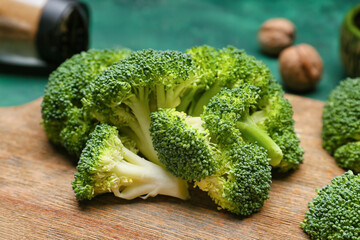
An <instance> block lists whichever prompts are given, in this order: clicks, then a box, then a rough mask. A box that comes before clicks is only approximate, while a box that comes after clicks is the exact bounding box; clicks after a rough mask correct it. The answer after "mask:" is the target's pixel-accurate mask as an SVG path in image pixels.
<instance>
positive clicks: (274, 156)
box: [236, 116, 283, 167]
mask: <svg viewBox="0 0 360 240" xmlns="http://www.w3.org/2000/svg"><path fill="white" fill-rule="evenodd" d="M236 126H237V128H238V129H239V130H240V131H241V134H242V136H243V137H244V138H245V139H247V140H249V141H250V142H257V143H258V144H259V145H260V146H262V147H263V148H265V149H266V150H267V152H268V157H269V158H270V159H271V160H270V165H272V166H273V167H275V166H277V165H279V164H280V162H281V159H282V157H283V154H282V151H281V149H280V147H279V146H278V145H277V144H276V143H275V142H274V141H273V140H272V139H271V138H270V137H269V135H268V134H267V133H266V132H265V131H264V130H262V129H260V128H259V127H258V126H257V125H256V123H255V122H254V120H253V119H252V117H251V116H249V117H247V118H246V119H245V120H244V121H241V122H238V123H237V124H236Z"/></svg>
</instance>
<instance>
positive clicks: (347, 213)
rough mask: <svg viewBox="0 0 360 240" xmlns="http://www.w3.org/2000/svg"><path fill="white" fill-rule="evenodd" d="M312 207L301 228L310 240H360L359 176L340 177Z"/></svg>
mask: <svg viewBox="0 0 360 240" xmlns="http://www.w3.org/2000/svg"><path fill="white" fill-rule="evenodd" d="M331 183H332V184H328V185H327V186H325V187H323V188H322V189H317V190H316V192H317V196H316V197H315V198H314V199H313V201H312V202H310V203H309V211H308V212H306V214H305V219H304V221H303V222H302V223H301V224H300V225H301V227H302V228H303V230H304V231H305V232H306V233H307V234H308V235H309V236H310V237H311V239H354V240H355V239H360V218H359V213H360V194H359V193H360V176H359V175H354V174H353V172H352V171H348V172H346V173H344V174H343V175H342V176H337V177H335V178H334V179H332V181H331Z"/></svg>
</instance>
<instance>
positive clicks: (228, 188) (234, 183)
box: [150, 109, 271, 216]
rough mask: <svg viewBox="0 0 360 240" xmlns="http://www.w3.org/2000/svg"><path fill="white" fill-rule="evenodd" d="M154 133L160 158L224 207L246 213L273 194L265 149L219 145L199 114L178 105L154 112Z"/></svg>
mask: <svg viewBox="0 0 360 240" xmlns="http://www.w3.org/2000/svg"><path fill="white" fill-rule="evenodd" d="M151 120H152V121H151V127H150V131H151V136H152V138H153V143H154V147H155V149H156V151H157V152H158V155H159V159H160V161H161V162H162V163H163V164H164V165H165V166H166V168H167V169H168V170H169V171H170V172H171V173H173V174H174V175H175V176H177V177H181V178H182V179H185V180H187V181H195V186H198V187H199V188H200V189H201V190H203V191H206V192H208V194H209V196H210V197H211V198H212V199H213V200H214V202H215V203H216V204H217V205H218V206H219V208H222V209H227V210H229V211H230V212H233V213H235V214H240V215H243V216H247V215H250V214H252V213H254V212H257V211H259V209H260V208H261V207H262V206H263V204H264V201H265V200H266V199H267V198H268V192H269V190H270V183H271V167H270V165H269V159H268V158H267V152H266V150H265V149H264V148H262V147H260V146H258V145H256V144H254V143H246V142H244V141H241V140H240V138H239V137H237V138H236V139H234V141H233V143H232V144H231V145H229V144H227V145H224V144H217V143H215V142H213V141H214V139H215V138H214V137H211V136H210V135H209V131H207V129H204V128H203V127H202V126H204V123H203V121H202V120H201V119H200V118H199V117H190V116H187V115H186V114H185V113H183V112H177V111H175V110H174V109H162V110H159V111H158V112H153V113H151Z"/></svg>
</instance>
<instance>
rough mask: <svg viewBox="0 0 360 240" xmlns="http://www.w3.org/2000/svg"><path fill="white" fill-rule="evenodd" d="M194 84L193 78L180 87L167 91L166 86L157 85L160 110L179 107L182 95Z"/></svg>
mask: <svg viewBox="0 0 360 240" xmlns="http://www.w3.org/2000/svg"><path fill="white" fill-rule="evenodd" d="M192 82H193V78H189V79H187V80H186V81H184V82H183V83H181V84H179V85H178V86H176V87H172V88H169V89H166V86H165V85H163V84H160V85H157V86H156V97H157V106H158V108H176V107H177V106H179V105H180V103H181V99H180V96H181V94H182V93H183V92H184V91H185V90H186V88H187V87H189V85H190V84H191V83H192Z"/></svg>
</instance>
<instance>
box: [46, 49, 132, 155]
mask: <svg viewBox="0 0 360 240" xmlns="http://www.w3.org/2000/svg"><path fill="white" fill-rule="evenodd" d="M129 54H130V50H127V49H121V50H89V51H88V52H82V53H80V54H76V55H74V56H73V57H71V58H70V59H68V60H66V61H65V62H64V63H63V64H61V65H60V66H59V67H58V68H57V69H56V70H55V71H54V72H52V73H51V75H50V77H49V82H48V84H47V86H46V88H45V94H44V98H43V102H42V110H41V111H42V117H43V124H44V127H45V131H46V132H47V134H48V137H49V138H50V140H51V141H52V142H54V143H56V144H60V145H63V146H65V148H66V149H67V150H68V151H69V152H70V153H73V154H77V155H79V154H80V152H81V150H82V149H83V147H84V146H85V143H86V140H87V138H88V135H89V132H91V130H93V129H94V127H95V122H96V121H94V120H93V119H89V118H88V116H86V114H85V113H84V112H83V109H82V107H83V104H82V98H83V97H84V96H85V95H86V88H87V86H88V85H89V83H90V82H92V81H94V80H95V78H96V76H97V75H98V74H99V73H101V72H102V71H104V70H105V69H106V68H107V67H108V66H110V65H111V64H113V63H114V62H117V61H118V60H120V59H122V58H125V57H126V56H127V55H129Z"/></svg>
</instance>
